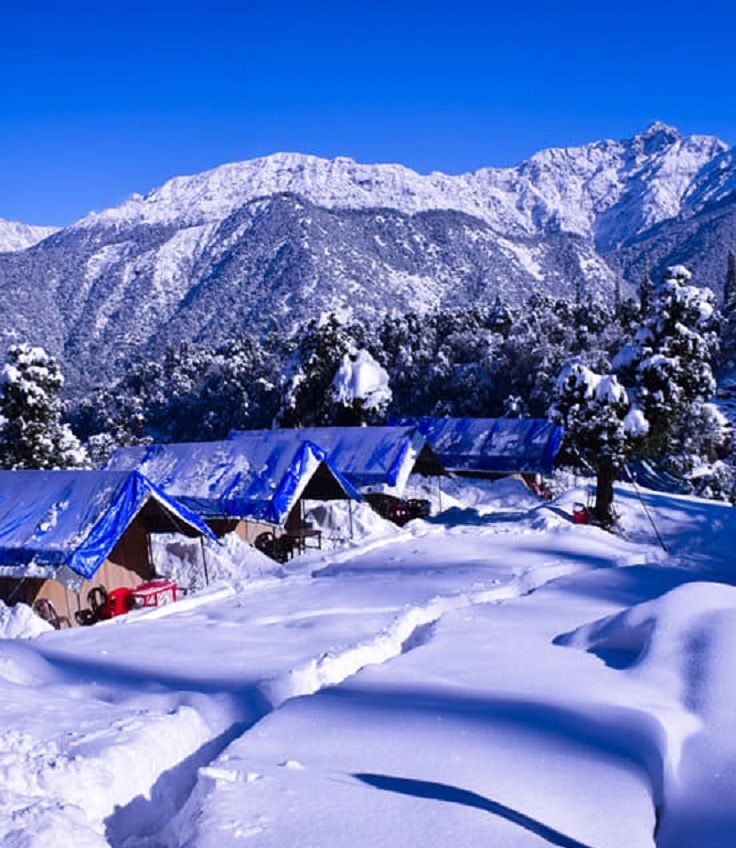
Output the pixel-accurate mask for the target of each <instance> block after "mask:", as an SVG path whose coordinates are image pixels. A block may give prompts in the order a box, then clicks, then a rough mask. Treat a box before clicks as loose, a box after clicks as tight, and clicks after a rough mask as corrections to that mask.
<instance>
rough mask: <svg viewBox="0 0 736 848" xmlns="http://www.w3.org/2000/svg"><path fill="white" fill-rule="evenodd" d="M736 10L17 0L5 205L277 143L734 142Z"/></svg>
mask: <svg viewBox="0 0 736 848" xmlns="http://www.w3.org/2000/svg"><path fill="white" fill-rule="evenodd" d="M734 7H736V4H734V3H732V2H730V3H729V2H723V0H698V2H690V3H683V2H680V0H669V2H664V0H638V2H631V0H619V2H615V3H614V2H609V0H587V2H577V0H575V2H573V1H572V0H571V2H564V0H559V1H558V2H541V0H532V2H524V0H517V2H510V0H509V2H485V3H481V2H463V0H455V2H439V0H437V2H435V0H426V1H425V2H418V0H417V2H413V0H391V2H381V0H378V2H370V3H368V2H362V3H360V2H309V1H308V0H306V1H305V2H300V3H297V2H288V0H282V2H277V0H273V1H272V2H261V0H254V2H249V0H241V1H240V2H236V0H207V2H196V3H195V2H188V0H178V2H168V0H167V2H157V0H150V2H139V0H128V2H125V3H123V2H117V0H109V2H107V3H100V2H99V1H98V0H96V2H86V0H84V1H80V2H75V0H67V2H64V3H61V2H46V0H35V2H33V3H28V2H27V0H26V2H16V0H3V3H2V4H1V5H0V217H6V218H12V219H16V220H22V221H26V222H28V223H35V224H43V223H50V224H65V223H69V222H71V221H72V220H74V219H76V218H78V217H80V216H82V215H84V214H86V213H87V212H88V211H90V210H91V209H99V208H103V207H106V206H111V205H115V204H117V203H119V202H121V201H122V200H124V199H125V197H127V196H128V195H130V194H131V193H132V192H134V191H139V192H142V193H145V192H146V191H148V190H149V189H151V188H153V187H155V186H156V185H159V184H160V183H161V182H163V181H164V180H166V179H168V178H169V177H172V176H175V175H177V174H181V173H193V172H196V171H200V170H203V169H205V168H209V167H213V166H215V165H218V164H221V163H223V162H227V161H233V160H238V159H248V158H251V157H253V156H259V155H263V154H267V153H271V152H274V151H277V150H297V151H302V152H306V153H314V154H318V155H323V156H336V155H346V156H352V157H353V158H355V159H358V160H359V161H365V162H368V161H374V162H378V161H394V162H403V163H405V164H407V165H409V166H411V167H414V168H416V169H418V170H420V171H431V170H435V169H436V170H444V171H448V172H450V173H457V172H460V171H465V170H471V169H474V168H478V167H481V166H484V165H509V164H513V163H514V162H517V161H519V160H520V159H523V158H524V157H526V156H528V155H529V154H531V153H533V152H534V151H535V150H538V149H540V148H542V147H546V146H553V145H566V144H577V143H583V142H586V141H591V140H594V139H597V138H625V137H628V136H631V135H633V134H635V133H636V132H637V131H639V130H640V129H643V127H644V126H646V125H647V124H648V123H649V122H651V121H652V120H654V119H661V120H664V121H667V122H669V123H672V124H674V125H676V126H678V127H680V129H682V130H683V131H686V132H703V133H712V134H714V135H720V136H721V137H722V138H723V139H724V140H726V141H728V142H729V143H731V144H733V143H736V108H735V107H736V86H734V80H735V79H736V50H734V46H733V45H734V41H735V40H736V39H735V37H734V33H735V32H736V8H734Z"/></svg>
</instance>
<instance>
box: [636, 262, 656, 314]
mask: <svg viewBox="0 0 736 848" xmlns="http://www.w3.org/2000/svg"><path fill="white" fill-rule="evenodd" d="M653 292H654V283H653V282H652V277H651V275H650V273H649V260H647V262H646V264H645V266H644V276H643V277H642V278H641V283H639V304H640V309H641V314H642V315H647V314H648V313H649V310H650V308H651V305H652V294H653Z"/></svg>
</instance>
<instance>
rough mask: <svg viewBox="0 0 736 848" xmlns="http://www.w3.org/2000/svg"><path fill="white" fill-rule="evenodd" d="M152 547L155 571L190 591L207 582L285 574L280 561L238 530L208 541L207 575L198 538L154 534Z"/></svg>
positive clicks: (206, 548)
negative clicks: (250, 543) (215, 540)
mask: <svg viewBox="0 0 736 848" xmlns="http://www.w3.org/2000/svg"><path fill="white" fill-rule="evenodd" d="M151 546H152V550H153V561H154V563H155V566H156V572H157V573H158V574H162V575H164V576H166V577H170V578H171V579H172V580H174V581H176V583H178V584H179V585H180V586H185V587H186V588H187V589H189V590H190V591H194V590H197V589H202V588H203V587H204V586H206V585H207V582H208V581H209V582H210V583H214V582H217V581H220V580H222V581H240V580H249V579H254V578H261V577H283V576H284V574H285V571H284V569H283V567H282V566H281V565H280V564H279V563H277V562H274V561H273V560H272V559H270V558H269V557H267V556H266V555H265V554H263V553H261V551H259V550H258V549H257V548H254V547H253V545H249V544H248V543H247V542H244V541H243V540H242V539H241V538H240V537H239V536H238V535H237V534H236V533H227V534H226V535H225V536H224V537H223V538H222V539H221V540H220V543H219V544H218V543H216V542H212V541H209V540H206V541H205V545H204V551H205V559H206V563H207V575H206V576H205V571H204V565H203V562H202V549H201V547H200V543H199V540H189V539H183V538H182V537H181V536H180V535H178V534H174V533H165V534H157V535H155V536H152V537H151Z"/></svg>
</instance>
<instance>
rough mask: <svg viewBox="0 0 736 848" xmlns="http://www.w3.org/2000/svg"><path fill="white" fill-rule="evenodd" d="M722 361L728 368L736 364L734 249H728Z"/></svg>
mask: <svg viewBox="0 0 736 848" xmlns="http://www.w3.org/2000/svg"><path fill="white" fill-rule="evenodd" d="M721 362H722V363H723V364H724V365H725V366H726V367H727V368H733V367H735V366H736V253H734V252H733V250H729V251H728V268H727V271H726V282H725V285H724V286H723V326H722V328H721Z"/></svg>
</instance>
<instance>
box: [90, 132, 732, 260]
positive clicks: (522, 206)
mask: <svg viewBox="0 0 736 848" xmlns="http://www.w3.org/2000/svg"><path fill="white" fill-rule="evenodd" d="M726 150H727V146H726V145H725V144H724V143H723V142H722V141H720V140H719V139H717V138H714V137H711V136H684V135H682V134H681V133H680V132H679V131H678V130H676V129H675V128H673V127H670V126H669V125H667V124H665V123H663V122H661V121H657V122H654V123H652V124H650V126H649V127H647V128H646V129H645V130H644V132H642V133H640V134H639V135H637V136H634V137H633V138H631V139H627V140H624V141H620V142H615V141H599V142H593V143H590V144H586V145H582V146H579V147H566V148H550V149H548V150H543V151H540V152H539V153H536V154H535V155H533V156H532V157H530V158H529V159H527V160H526V161H524V162H522V163H520V164H519V165H517V166H516V167H513V168H481V169H479V170H477V171H475V172H472V173H465V174H458V175H448V174H444V173H441V172H439V171H435V172H432V173H430V174H419V173H417V172H416V171H413V170H412V169H410V168H407V167H405V166H403V165H398V164H361V163H358V162H356V161H355V160H353V159H351V158H349V157H346V156H338V157H337V158H335V159H323V158H320V157H318V156H313V155H308V154H302V153H290V152H280V153H274V154H271V155H269V156H262V157H259V158H257V159H251V160H248V161H244V162H234V163H230V164H226V165H222V166H220V167H218V168H214V169H212V170H209V171H204V172H202V173H199V174H194V175H191V176H182V177H175V178H174V179H172V180H169V181H168V182H166V183H164V184H163V185H162V186H160V187H159V188H157V189H154V190H153V191H151V192H149V193H148V194H146V195H145V196H144V197H141V196H140V195H134V196H133V197H131V198H130V199H129V200H128V201H126V202H125V203H124V204H122V206H119V207H117V208H114V209H108V210H106V211H104V212H100V213H93V214H92V215H90V216H88V217H87V218H85V219H83V220H82V221H80V222H79V224H78V225H77V226H78V227H85V228H88V227H97V226H110V225H112V226H114V227H116V228H118V227H121V226H122V227H127V226H131V225H139V224H149V225H156V224H161V225H166V226H170V225H175V226H177V227H182V226H184V227H191V226H201V225H208V224H217V223H220V222H222V221H223V220H225V219H226V218H228V217H229V216H230V215H232V214H233V213H234V212H235V211H236V210H238V209H240V208H242V207H244V206H245V205H246V204H247V203H249V202H251V201H253V200H254V199H256V198H260V197H267V196H272V195H276V194H287V193H288V194H296V195H300V196H302V197H304V198H305V199H306V200H308V201H310V202H312V203H314V204H316V205H318V206H321V207H323V208H326V209H380V208H386V209H394V210H397V211H399V212H402V213H405V214H415V213H419V212H428V211H435V210H455V211H459V212H464V213H466V214H468V215H472V216H474V217H476V218H480V219H481V220H483V221H485V222H486V223H487V224H489V225H490V226H491V227H493V228H494V229H495V230H497V231H498V232H500V233H503V234H504V235H507V236H512V237H539V236H544V235H549V234H551V233H555V232H569V233H572V234H575V235H580V236H583V237H585V238H590V239H593V240H595V242H596V244H597V245H598V246H599V247H601V248H602V249H609V248H611V247H613V246H615V245H617V244H620V243H622V242H623V241H625V240H626V239H628V238H630V237H632V236H633V235H636V234H638V233H639V232H641V231H643V230H644V229H646V228H648V227H650V226H652V225H653V224H655V223H659V222H661V221H663V220H666V219H668V218H672V217H676V216H677V215H678V214H679V213H680V212H681V211H683V199H684V198H685V196H686V195H687V194H688V193H692V192H693V191H694V189H693V181H694V180H695V179H696V177H697V175H698V174H699V172H700V171H701V169H703V168H704V167H705V166H706V165H707V164H708V163H709V162H711V161H712V160H713V159H714V158H715V157H716V156H718V155H720V154H722V153H723V152H725V151H726Z"/></svg>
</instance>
